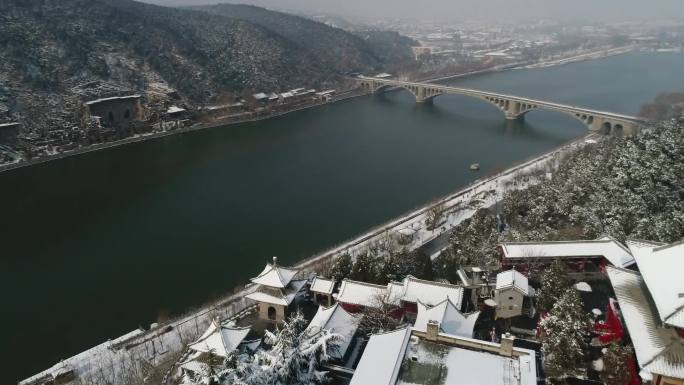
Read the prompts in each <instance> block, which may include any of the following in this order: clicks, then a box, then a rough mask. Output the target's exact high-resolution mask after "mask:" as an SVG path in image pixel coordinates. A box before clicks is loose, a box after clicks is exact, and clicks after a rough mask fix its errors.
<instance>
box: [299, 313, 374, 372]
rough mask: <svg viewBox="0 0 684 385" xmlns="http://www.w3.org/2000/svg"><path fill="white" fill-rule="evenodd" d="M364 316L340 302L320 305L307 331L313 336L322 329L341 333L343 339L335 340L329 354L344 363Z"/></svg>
mask: <svg viewBox="0 0 684 385" xmlns="http://www.w3.org/2000/svg"><path fill="white" fill-rule="evenodd" d="M362 317H363V316H362V315H354V314H352V313H349V312H348V311H346V310H344V308H343V307H342V306H340V304H339V303H338V304H335V305H332V306H329V307H324V306H319V307H318V312H316V315H315V316H314V317H313V319H312V320H311V322H310V323H309V326H308V327H307V328H306V331H307V333H309V334H310V335H312V336H313V335H316V334H317V333H319V332H320V331H321V330H327V331H329V332H330V333H335V334H339V335H340V336H341V337H342V339H341V340H340V341H336V342H335V346H334V347H333V348H332V349H329V350H328V354H329V355H330V357H331V358H332V359H333V360H335V361H337V362H338V363H341V364H343V363H344V361H345V360H346V358H347V357H348V356H349V354H348V353H349V352H350V351H349V346H350V345H351V343H352V341H353V340H354V336H355V334H356V330H357V329H358V327H359V324H360V323H361V318H362Z"/></svg>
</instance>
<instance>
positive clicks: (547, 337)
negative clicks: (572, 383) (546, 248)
mask: <svg viewBox="0 0 684 385" xmlns="http://www.w3.org/2000/svg"><path fill="white" fill-rule="evenodd" d="M539 326H540V327H541V329H542V331H543V332H544V337H543V340H542V353H543V354H544V370H545V371H546V375H547V377H549V378H556V379H562V378H566V377H569V376H573V375H576V374H577V373H578V372H579V371H580V369H581V368H584V367H585V359H584V357H585V351H586V349H587V341H586V340H587V338H588V336H589V330H590V327H591V322H590V317H589V315H588V314H586V313H585V312H584V310H583V308H582V299H581V298H580V296H579V294H578V293H577V291H576V290H575V289H566V291H565V293H564V294H563V295H562V296H561V297H560V299H559V300H558V301H557V302H556V304H555V305H553V307H552V308H551V312H550V313H549V316H548V317H547V318H545V319H543V320H542V321H541V322H540V323H539Z"/></svg>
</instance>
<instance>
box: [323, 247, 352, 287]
mask: <svg viewBox="0 0 684 385" xmlns="http://www.w3.org/2000/svg"><path fill="white" fill-rule="evenodd" d="M353 266H354V263H353V262H352V258H351V256H350V255H349V254H347V253H345V254H342V255H340V256H339V257H338V258H337V259H335V262H333V265H332V266H331V267H330V270H329V271H328V276H329V277H330V278H333V279H334V280H335V281H338V282H339V281H341V280H343V279H345V278H347V277H349V275H350V274H351V271H352V268H353Z"/></svg>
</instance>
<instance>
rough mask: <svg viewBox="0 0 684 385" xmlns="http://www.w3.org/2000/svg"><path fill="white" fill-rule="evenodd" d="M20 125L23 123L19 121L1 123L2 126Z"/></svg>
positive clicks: (0, 126)
mask: <svg viewBox="0 0 684 385" xmlns="http://www.w3.org/2000/svg"><path fill="white" fill-rule="evenodd" d="M20 125H21V123H19V122H11V123H0V128H5V127H14V126H20Z"/></svg>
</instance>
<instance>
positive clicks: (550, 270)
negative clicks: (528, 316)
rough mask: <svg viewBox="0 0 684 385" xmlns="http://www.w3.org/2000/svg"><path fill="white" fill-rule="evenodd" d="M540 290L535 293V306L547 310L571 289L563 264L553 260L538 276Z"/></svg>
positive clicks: (566, 270)
mask: <svg viewBox="0 0 684 385" xmlns="http://www.w3.org/2000/svg"><path fill="white" fill-rule="evenodd" d="M540 284H541V286H540V288H539V290H538V291H537V305H539V307H540V308H542V309H544V310H549V309H551V308H552V307H553V305H554V304H555V303H556V301H558V300H559V299H560V297H561V296H563V295H564V294H565V292H566V291H567V290H568V289H569V288H570V287H571V282H570V279H569V278H568V269H567V267H566V266H565V264H564V263H563V262H562V261H560V260H558V259H555V260H554V261H553V262H552V263H551V265H550V266H549V267H547V268H546V269H545V270H544V271H542V272H541V274H540Z"/></svg>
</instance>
